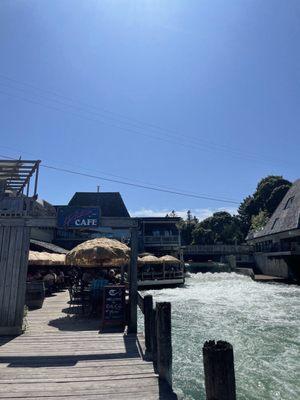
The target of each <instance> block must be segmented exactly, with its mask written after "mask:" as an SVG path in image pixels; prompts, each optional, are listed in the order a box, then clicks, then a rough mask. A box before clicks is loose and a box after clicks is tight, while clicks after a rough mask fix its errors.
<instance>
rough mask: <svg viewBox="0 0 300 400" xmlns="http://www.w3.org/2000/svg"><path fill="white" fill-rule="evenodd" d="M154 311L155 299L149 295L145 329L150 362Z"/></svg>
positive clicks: (145, 306) (146, 302)
mask: <svg viewBox="0 0 300 400" xmlns="http://www.w3.org/2000/svg"><path fill="white" fill-rule="evenodd" d="M152 310H153V298H152V296H151V295H150V294H147V295H146V296H145V297H144V327H145V346H146V358H147V359H148V360H149V361H151V360H152V339H151V334H152V330H151V324H152Z"/></svg>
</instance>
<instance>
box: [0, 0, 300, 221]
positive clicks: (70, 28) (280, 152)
mask: <svg viewBox="0 0 300 400" xmlns="http://www.w3.org/2000/svg"><path fill="white" fill-rule="evenodd" d="M0 50H1V63H0V113H1V115H0V128H1V129H0V132H1V142H0V154H1V155H6V156H12V157H14V156H20V155H21V156H22V158H34V159H35V158H39V159H41V160H42V161H43V162H44V163H45V164H48V165H54V166H57V167H61V168H68V169H72V170H75V171H81V172H85V173H89V174H93V175H98V176H102V177H106V178H110V177H111V178H112V176H118V177H121V178H120V179H121V180H123V181H127V182H139V183H142V184H151V185H156V186H162V187H170V188H174V189H176V190H177V191H185V192H193V193H197V194H200V195H201V194H204V195H209V196H213V197H217V198H226V199H232V200H235V201H237V202H238V201H241V200H242V199H243V198H244V197H245V196H246V195H248V194H250V193H252V192H253V191H254V189H255V186H256V184H257V182H258V180H259V179H260V178H262V177H264V176H266V175H268V174H280V175H284V176H285V177H286V178H287V179H290V180H295V179H297V178H299V148H300V134H299V126H300V109H299V108H300V2H299V1H298V0H285V1H282V0H264V1H262V0H222V1H221V0H152V1H151V0H136V1H131V0H126V1H125V0H124V1H122V0H102V1H99V0H95V1H93V0H89V1H82V0H72V1H71V0H51V1H50V0H48V1H40V0H26V1H25V0H1V4H0ZM98 184H99V185H100V187H101V190H102V191H120V192H121V193H122V195H123V198H124V200H125V202H126V205H127V207H128V208H129V210H131V211H132V213H133V214H134V215H138V214H141V213H144V214H145V215H160V214H161V213H162V214H164V213H165V212H166V211H168V210H172V209H175V210H177V211H179V212H185V210H187V209H192V210H193V211H194V212H195V213H196V214H197V215H199V216H202V217H203V216H207V215H209V214H210V213H211V212H212V211H214V210H218V209H222V208H226V209H229V210H231V211H233V210H234V209H235V208H236V207H237V206H236V205H235V204H234V203H232V204H230V203H225V202H222V201H220V202H216V201H211V200H205V199H196V198H189V197H183V196H176V195H172V194H168V193H161V192H155V191H149V190H142V189H138V188H134V187H129V186H126V185H121V184H117V183H112V182H107V181H106V182H105V181H102V180H100V179H90V178H87V177H80V176H76V175H70V174H67V173H62V172H57V171H53V170H49V169H45V168H42V169H41V177H40V185H39V195H40V196H41V197H43V198H45V199H47V200H48V201H50V202H52V203H56V204H57V203H60V204H65V203H67V202H68V200H69V198H70V197H71V196H72V194H73V193H74V192H75V191H94V190H96V186H97V185H98Z"/></svg>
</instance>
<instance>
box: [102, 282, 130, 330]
mask: <svg viewBox="0 0 300 400" xmlns="http://www.w3.org/2000/svg"><path fill="white" fill-rule="evenodd" d="M103 296H104V298H103V313H102V315H103V319H102V324H103V325H122V324H124V323H125V286H121V285H118V286H113V285H111V286H105V287H104V291H103Z"/></svg>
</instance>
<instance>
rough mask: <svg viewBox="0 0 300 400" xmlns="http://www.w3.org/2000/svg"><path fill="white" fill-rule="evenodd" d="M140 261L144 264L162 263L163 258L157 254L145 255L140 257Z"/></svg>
mask: <svg viewBox="0 0 300 400" xmlns="http://www.w3.org/2000/svg"><path fill="white" fill-rule="evenodd" d="M138 262H139V263H140V264H142V265H144V264H161V260H160V259H159V258H158V257H155V256H145V257H141V258H139V260H138Z"/></svg>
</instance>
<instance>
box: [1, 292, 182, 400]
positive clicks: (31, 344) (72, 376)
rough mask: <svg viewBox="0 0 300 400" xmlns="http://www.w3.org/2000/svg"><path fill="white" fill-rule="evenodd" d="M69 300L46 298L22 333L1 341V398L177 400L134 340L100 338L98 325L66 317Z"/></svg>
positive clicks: (60, 296) (119, 335)
mask: <svg viewBox="0 0 300 400" xmlns="http://www.w3.org/2000/svg"><path fill="white" fill-rule="evenodd" d="M68 299H69V298H68V293H67V292H61V293H58V294H57V295H56V296H53V297H49V298H47V299H46V300H45V303H44V306H43V308H42V309H39V310H35V311H31V312H29V314H28V317H27V325H28V329H27V330H26V333H25V334H23V335H21V336H18V337H15V338H13V337H0V399H33V400H62V399H69V400H78V399H84V400H96V399H98V400H101V399H102V400H103V399H109V400H120V399H122V400H124V399H128V400H156V399H161V400H175V399H177V396H176V395H175V394H174V393H173V392H172V390H171V389H170V388H169V386H168V385H166V383H165V382H162V381H161V380H160V379H159V378H158V376H157V375H156V374H155V373H154V370H153V365H152V363H151V362H146V361H144V360H143V359H142V357H141V355H140V346H139V343H138V339H137V337H136V335H123V334H122V333H103V334H98V331H99V321H96V320H91V319H87V318H83V317H81V316H80V314H79V313H75V314H73V313H74V312H75V311H76V307H74V308H73V309H72V313H70V309H69V305H68Z"/></svg>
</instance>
